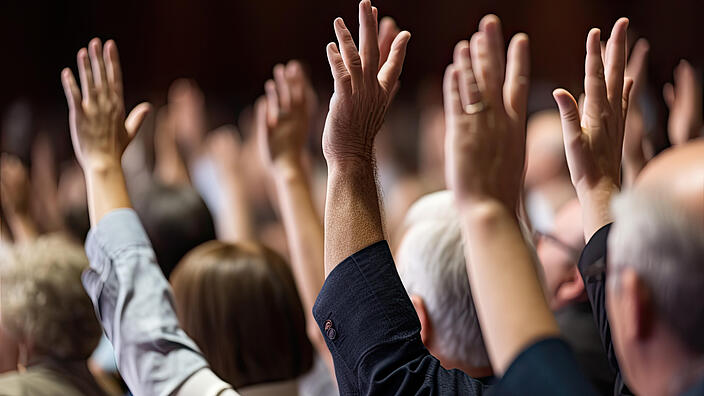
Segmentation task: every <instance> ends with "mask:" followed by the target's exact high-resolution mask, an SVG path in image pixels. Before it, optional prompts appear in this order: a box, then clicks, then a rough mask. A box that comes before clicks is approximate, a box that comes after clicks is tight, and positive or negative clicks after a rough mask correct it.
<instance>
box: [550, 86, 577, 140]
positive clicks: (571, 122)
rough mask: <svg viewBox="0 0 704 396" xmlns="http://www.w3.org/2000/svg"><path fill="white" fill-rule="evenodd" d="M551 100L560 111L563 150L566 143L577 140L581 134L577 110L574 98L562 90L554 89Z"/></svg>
mask: <svg viewBox="0 0 704 396" xmlns="http://www.w3.org/2000/svg"><path fill="white" fill-rule="evenodd" d="M552 96H553V98H555V102H556V103H557V107H558V109H559V110H560V121H561V122H562V136H563V139H564V141H565V148H567V146H568V143H571V142H574V141H575V139H579V138H580V137H581V134H582V128H581V126H580V121H579V110H578V109H577V103H575V101H574V97H572V95H570V93H569V92H567V91H565V90H564V89H562V88H560V89H556V90H554V91H553V92H552Z"/></svg>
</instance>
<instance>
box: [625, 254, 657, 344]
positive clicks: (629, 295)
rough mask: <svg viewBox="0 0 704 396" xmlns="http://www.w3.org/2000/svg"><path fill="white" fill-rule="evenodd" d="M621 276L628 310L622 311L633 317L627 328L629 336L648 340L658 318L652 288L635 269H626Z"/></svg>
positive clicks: (638, 339)
mask: <svg viewBox="0 0 704 396" xmlns="http://www.w3.org/2000/svg"><path fill="white" fill-rule="evenodd" d="M621 277H622V281H621V287H622V288H623V291H622V296H623V298H624V300H625V301H624V302H625V305H624V310H627V311H626V312H623V311H622V312H621V313H622V314H626V315H628V316H629V317H630V318H629V319H631V320H630V325H628V327H627V328H626V330H627V331H628V336H629V337H630V338H631V339H633V340H637V341H642V340H646V339H648V338H649V337H650V336H651V335H652V333H653V330H654V328H655V319H656V318H655V310H654V307H653V297H652V294H651V291H650V288H649V287H648V285H646V284H645V282H643V280H642V279H641V278H640V277H639V276H638V274H637V273H636V272H635V271H634V270H633V269H630V268H627V269H624V270H623V273H622V274H621ZM626 323H628V322H626Z"/></svg>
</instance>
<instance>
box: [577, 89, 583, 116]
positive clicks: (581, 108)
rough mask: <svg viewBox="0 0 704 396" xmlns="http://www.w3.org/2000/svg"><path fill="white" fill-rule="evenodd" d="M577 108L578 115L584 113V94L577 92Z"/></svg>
mask: <svg viewBox="0 0 704 396" xmlns="http://www.w3.org/2000/svg"><path fill="white" fill-rule="evenodd" d="M577 108H578V109H579V114H580V116H581V115H582V114H584V94H583V93H581V94H579V100H577Z"/></svg>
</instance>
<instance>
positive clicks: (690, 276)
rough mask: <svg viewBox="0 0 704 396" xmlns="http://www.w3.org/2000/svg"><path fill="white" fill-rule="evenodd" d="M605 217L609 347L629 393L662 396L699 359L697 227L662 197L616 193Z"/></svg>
mask: <svg viewBox="0 0 704 396" xmlns="http://www.w3.org/2000/svg"><path fill="white" fill-rule="evenodd" d="M701 187H702V188H704V184H702V185H701ZM701 196H704V191H702V195H701ZM612 210H613V214H614V218H615V219H614V224H613V226H612V230H611V232H610V234H609V240H608V263H609V265H608V278H607V279H608V281H607V290H606V299H607V309H608V315H609V320H610V322H611V334H612V336H613V339H614V347H615V349H616V353H617V356H618V358H619V363H620V366H621V369H622V371H623V373H624V375H625V377H626V380H627V382H628V384H629V386H630V387H631V389H633V390H634V391H635V392H637V393H639V394H640V393H642V394H648V393H650V394H664V393H665V392H664V391H665V390H669V388H670V387H671V386H676V385H675V384H674V383H673V382H674V381H679V380H681V379H678V378H675V377H676V376H682V375H685V374H686V370H685V369H686V368H690V367H692V366H693V364H692V363H693V362H695V361H697V360H700V359H702V358H704V338H702V331H703V330H704V304H701V302H702V301H704V260H702V258H703V257H704V222H701V221H698V220H697V218H696V216H692V215H691V214H690V213H688V211H687V210H686V209H684V208H683V206H681V205H680V204H679V203H677V201H675V200H673V199H672V198H671V197H669V196H667V195H666V193H663V192H662V190H659V192H656V191H653V190H647V189H646V190H643V189H636V190H635V191H631V192H628V193H624V194H622V195H621V196H619V197H618V198H617V199H615V200H614V202H613V205H612ZM666 370H674V371H673V372H670V373H668V372H667V371H666Z"/></svg>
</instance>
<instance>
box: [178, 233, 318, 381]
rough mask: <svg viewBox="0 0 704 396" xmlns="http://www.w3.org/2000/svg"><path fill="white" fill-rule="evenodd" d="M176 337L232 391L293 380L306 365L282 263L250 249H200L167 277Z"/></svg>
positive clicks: (300, 325)
mask: <svg viewBox="0 0 704 396" xmlns="http://www.w3.org/2000/svg"><path fill="white" fill-rule="evenodd" d="M171 284H172V286H173V291H174V298H175V302H176V311H177V314H178V317H179V321H180V323H181V326H182V327H183V329H184V330H185V331H186V333H188V335H189V336H190V337H191V338H193V340H194V341H195V342H196V343H197V344H198V347H199V348H200V349H201V351H203V354H204V355H205V358H206V359H207V360H208V362H209V363H210V366H211V368H212V369H213V371H214V372H215V373H216V374H217V375H218V376H219V377H220V378H222V379H223V380H225V381H227V382H229V383H230V384H232V385H234V386H235V387H242V386H247V385H255V384H259V383H265V382H272V381H283V380H290V379H294V378H296V377H298V376H300V375H301V374H303V373H305V372H307V371H308V370H309V369H310V368H311V365H312V359H313V349H312V346H311V344H310V341H308V337H307V333H306V325H305V316H304V313H303V307H302V306H301V302H300V299H299V296H298V292H297V290H296V285H295V283H294V280H293V275H292V274H291V270H290V269H289V267H288V265H287V264H286V262H284V260H283V259H282V258H281V257H280V256H279V255H277V254H276V253H274V251H272V250H271V249H268V248H266V247H264V246H262V245H259V244H255V243H250V242H247V243H238V244H228V243H223V242H218V241H211V242H207V243H204V244H202V245H200V246H198V247H197V248H195V249H193V250H192V251H191V252H189V253H188V254H187V255H186V256H185V257H184V258H183V260H182V261H181V262H180V263H179V264H178V266H177V267H176V269H175V270H174V272H173V275H172V277H171Z"/></svg>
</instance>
